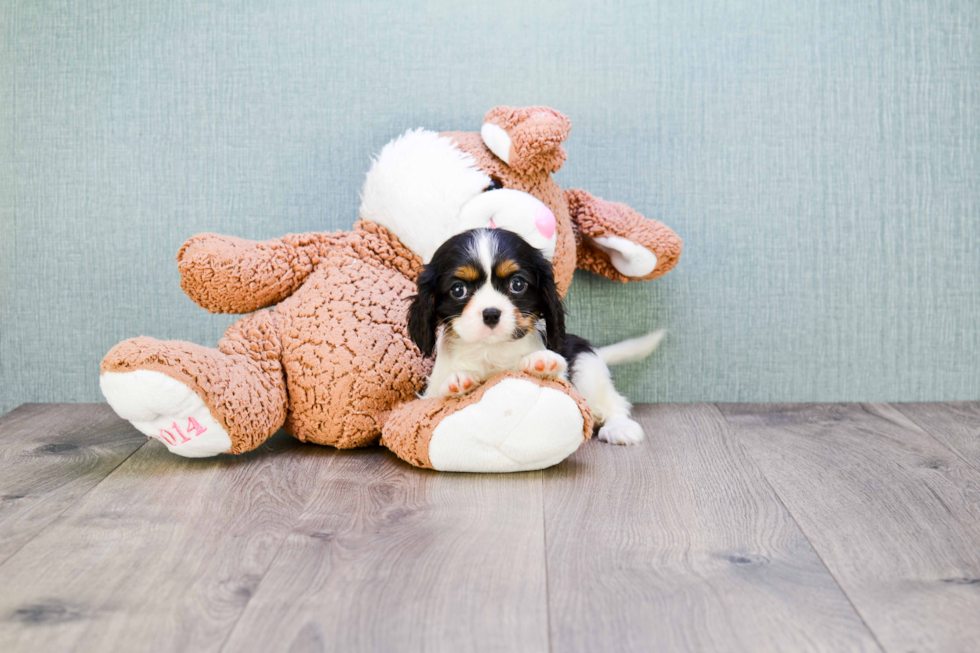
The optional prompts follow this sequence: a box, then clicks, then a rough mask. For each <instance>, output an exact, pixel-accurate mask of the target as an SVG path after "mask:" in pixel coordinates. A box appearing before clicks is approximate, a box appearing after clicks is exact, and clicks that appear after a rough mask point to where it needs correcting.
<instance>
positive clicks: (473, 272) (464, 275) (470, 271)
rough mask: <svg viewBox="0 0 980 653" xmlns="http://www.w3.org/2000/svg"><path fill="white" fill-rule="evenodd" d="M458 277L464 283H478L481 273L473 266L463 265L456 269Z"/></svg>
mask: <svg viewBox="0 0 980 653" xmlns="http://www.w3.org/2000/svg"><path fill="white" fill-rule="evenodd" d="M456 276H457V277H459V278H460V279H462V280H464V281H476V280H477V279H479V278H480V271H479V270H477V269H476V268H475V267H474V266H472V265H463V266H460V267H458V268H456Z"/></svg>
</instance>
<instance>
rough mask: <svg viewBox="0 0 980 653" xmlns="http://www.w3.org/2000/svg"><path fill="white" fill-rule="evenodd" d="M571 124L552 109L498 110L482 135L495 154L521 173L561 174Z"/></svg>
mask: <svg viewBox="0 0 980 653" xmlns="http://www.w3.org/2000/svg"><path fill="white" fill-rule="evenodd" d="M571 128H572V123H571V121H570V120H569V119H568V118H566V117H565V116H563V115H562V114H560V113H558V112H557V111H555V110H554V109H549V108H548V107H524V108H515V107H495V108H493V109H491V110H490V111H487V115H485V116H484V117H483V128H482V129H481V130H480V135H481V136H482V137H483V142H484V143H485V144H486V146H487V147H488V148H489V149H490V151H491V152H493V153H494V154H496V155H497V158H499V159H500V160H501V161H503V162H504V163H506V164H507V165H509V166H510V167H511V168H514V169H515V170H517V171H518V172H523V173H533V172H541V171H543V172H547V173H552V172H557V171H558V169H559V168H561V166H562V164H563V163H564V162H565V158H566V155H565V148H563V147H562V146H561V144H562V142H563V141H564V140H565V139H566V138H568V131H569V130H570V129H571Z"/></svg>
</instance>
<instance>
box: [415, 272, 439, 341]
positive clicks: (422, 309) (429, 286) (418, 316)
mask: <svg viewBox="0 0 980 653" xmlns="http://www.w3.org/2000/svg"><path fill="white" fill-rule="evenodd" d="M435 292H436V275H435V271H434V270H432V269H430V268H428V267H424V268H422V272H421V273H419V280H418V294H417V295H415V296H414V297H412V304H411V306H409V307H408V335H410V336H411V337H412V342H414V343H415V345H416V346H417V347H418V348H419V350H420V351H421V352H422V355H423V356H425V357H426V358H428V357H429V356H431V355H432V352H434V351H435V348H436V326H438V325H437V323H436V297H435Z"/></svg>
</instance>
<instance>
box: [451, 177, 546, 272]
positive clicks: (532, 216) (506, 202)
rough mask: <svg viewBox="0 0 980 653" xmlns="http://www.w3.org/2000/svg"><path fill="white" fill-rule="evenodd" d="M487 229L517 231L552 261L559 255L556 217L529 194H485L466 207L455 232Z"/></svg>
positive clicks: (517, 191)
mask: <svg viewBox="0 0 980 653" xmlns="http://www.w3.org/2000/svg"><path fill="white" fill-rule="evenodd" d="M487 228H489V229H506V230H508V231H512V232H514V233H515V234H517V235H519V236H520V237H521V238H523V239H524V240H526V241H527V242H528V243H530V244H531V246H532V247H535V248H536V249H539V250H541V253H542V254H544V257H545V258H546V259H548V260H549V261H550V260H552V258H553V257H554V255H555V242H556V241H557V236H556V233H555V231H556V221H555V214H554V213H552V212H551V209H549V208H548V207H547V206H546V205H545V204H544V203H543V202H542V201H541V200H539V199H538V198H536V197H534V196H533V195H529V194H528V193H524V192H522V191H519V190H511V189H508V188H502V189H500V190H491V191H487V192H485V193H481V194H479V195H477V196H476V197H474V198H473V199H472V200H470V201H469V202H467V203H466V204H464V205H463V208H462V209H461V210H460V213H459V223H458V225H457V228H456V231H455V233H462V232H464V231H467V230H469V229H487Z"/></svg>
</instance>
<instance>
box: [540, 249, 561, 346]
mask: <svg viewBox="0 0 980 653" xmlns="http://www.w3.org/2000/svg"><path fill="white" fill-rule="evenodd" d="M537 277H538V292H539V293H540V294H541V313H542V316H543V317H544V321H545V327H546V328H545V343H544V344H545V347H547V348H548V349H550V350H551V351H555V352H559V353H560V352H561V350H562V348H563V344H564V342H565V306H564V304H562V303H561V297H560V296H559V295H558V286H557V285H555V275H554V272H552V269H551V263H550V262H549V261H548V259H546V258H544V257H543V256H542V257H541V260H540V262H539V264H538V274H537Z"/></svg>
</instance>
